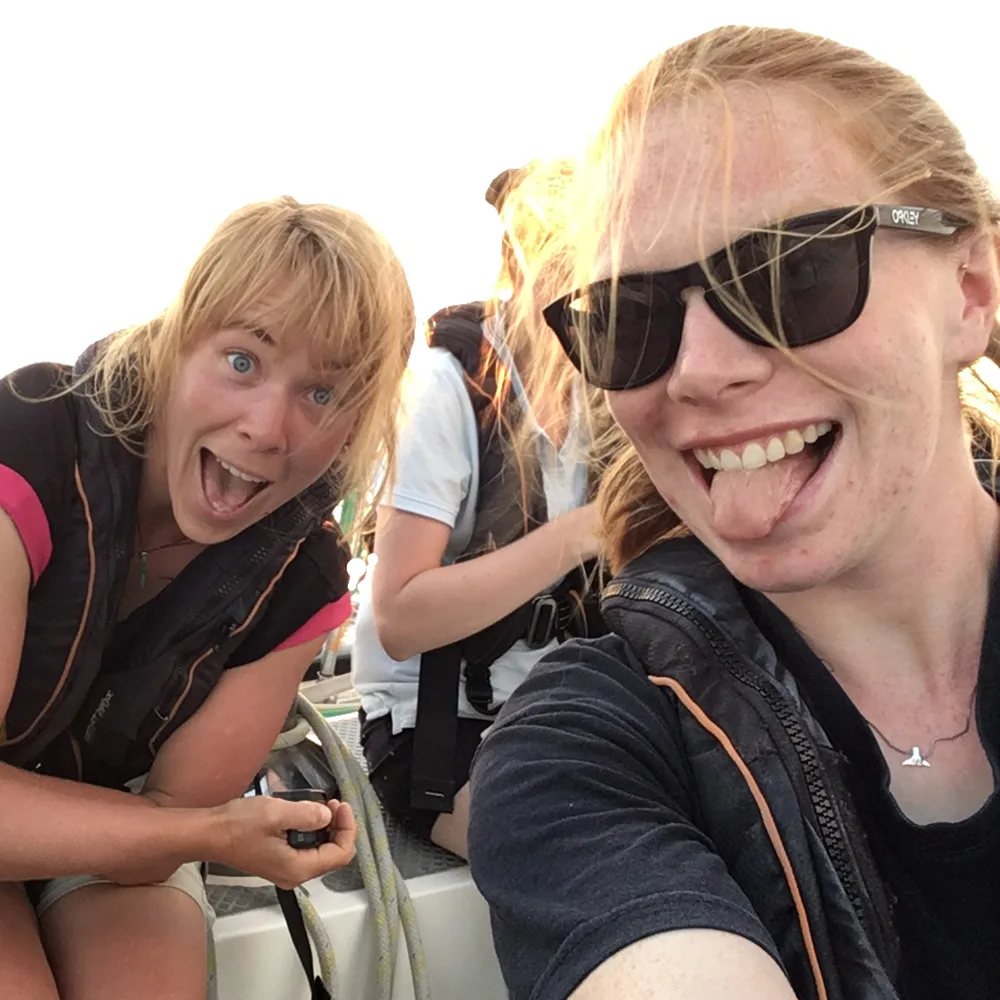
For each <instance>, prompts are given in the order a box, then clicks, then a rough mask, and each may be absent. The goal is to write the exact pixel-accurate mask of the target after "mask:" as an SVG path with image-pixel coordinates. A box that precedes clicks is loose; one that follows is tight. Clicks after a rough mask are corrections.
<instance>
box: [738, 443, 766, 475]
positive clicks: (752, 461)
mask: <svg viewBox="0 0 1000 1000" xmlns="http://www.w3.org/2000/svg"><path fill="white" fill-rule="evenodd" d="M765 465H767V452H766V451H764V449H763V448H761V446H760V445H759V444H757V442H756V441H754V442H753V443H752V444H748V445H747V446H746V447H745V448H744V449H743V468H744V469H751V470H752V469H763V468H764V466H765Z"/></svg>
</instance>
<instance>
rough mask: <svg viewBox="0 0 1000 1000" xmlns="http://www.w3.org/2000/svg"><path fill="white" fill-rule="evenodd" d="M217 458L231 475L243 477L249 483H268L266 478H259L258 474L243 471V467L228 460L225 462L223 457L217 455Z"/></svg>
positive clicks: (238, 477)
mask: <svg viewBox="0 0 1000 1000" xmlns="http://www.w3.org/2000/svg"><path fill="white" fill-rule="evenodd" d="M215 460H216V461H217V462H218V463H219V465H221V466H222V467H223V468H224V469H225V470H226V472H228V473H229V474H230V475H231V476H235V477H236V478H237V479H243V480H245V481H246V482H248V483H266V482H267V480H266V479H258V478H257V477H256V476H251V475H250V474H249V473H247V472H243V470H242V469H237V468H236V466H235V465H230V464H229V463H228V462H223V461H222V459H221V458H219V457H218V455H216V457H215Z"/></svg>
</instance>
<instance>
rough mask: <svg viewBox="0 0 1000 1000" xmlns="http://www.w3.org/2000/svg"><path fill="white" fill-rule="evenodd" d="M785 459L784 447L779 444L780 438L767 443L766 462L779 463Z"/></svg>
mask: <svg viewBox="0 0 1000 1000" xmlns="http://www.w3.org/2000/svg"><path fill="white" fill-rule="evenodd" d="M784 457H785V446H784V445H783V444H782V443H781V438H776V437H774V438H771V440H770V441H768V442H767V460H768V461H769V462H780V461H781V460H782V459H783V458H784Z"/></svg>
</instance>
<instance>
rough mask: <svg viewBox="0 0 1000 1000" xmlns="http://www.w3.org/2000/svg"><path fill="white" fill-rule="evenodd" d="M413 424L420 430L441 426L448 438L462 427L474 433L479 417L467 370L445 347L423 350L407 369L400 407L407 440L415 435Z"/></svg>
mask: <svg viewBox="0 0 1000 1000" xmlns="http://www.w3.org/2000/svg"><path fill="white" fill-rule="evenodd" d="M412 428H417V429H419V431H420V433H421V434H425V433H427V432H428V431H431V432H433V430H434V429H435V428H439V429H440V430H441V431H442V432H443V433H445V434H446V436H447V437H448V438H453V437H454V436H455V434H456V433H457V432H458V431H459V429H461V430H462V431H463V432H464V431H470V432H471V433H472V434H473V435H474V434H475V429H476V419H475V414H474V412H473V408H472V401H471V399H470V397H469V388H468V384H467V382H466V379H465V374H464V372H463V371H462V366H461V364H460V363H459V361H458V359H457V358H455V357H454V356H453V355H451V354H450V353H449V352H448V351H446V350H445V349H444V348H441V347H431V348H426V349H424V350H422V351H420V352H419V354H416V356H415V357H414V359H413V361H412V362H411V365H410V368H409V370H408V371H407V374H406V379H405V381H404V384H403V402H402V408H401V410H400V433H401V435H403V442H404V443H405V442H407V441H408V436H409V437H412V435H413V433H414V432H413V430H412Z"/></svg>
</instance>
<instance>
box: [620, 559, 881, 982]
mask: <svg viewBox="0 0 1000 1000" xmlns="http://www.w3.org/2000/svg"><path fill="white" fill-rule="evenodd" d="M666 544H667V545H669V548H670V558H669V561H666V560H663V559H662V558H661V557H660V554H659V552H658V548H654V549H652V550H650V551H649V552H647V553H646V554H645V555H643V556H642V557H640V558H639V559H637V560H636V561H635V562H633V563H632V564H631V565H630V566H629V567H627V569H626V570H625V572H624V573H622V574H621V575H619V576H618V577H617V578H616V579H615V580H614V581H613V582H612V583H611V584H610V585H609V586H608V588H607V589H606V590H605V592H604V598H603V601H602V606H601V607H602V611H603V613H604V616H605V618H606V620H607V622H608V624H609V626H610V627H611V628H612V629H613V631H614V632H616V633H617V634H618V635H620V636H621V637H622V638H624V639H625V640H626V642H627V643H628V645H629V647H630V649H631V650H632V652H633V653H634V654H635V656H636V657H637V658H638V660H639V661H640V662H641V663H642V665H643V666H644V668H645V670H646V673H647V674H648V675H649V676H650V679H651V680H652V681H653V683H655V684H657V685H658V686H660V687H661V688H663V689H664V690H665V692H669V693H670V695H671V696H672V697H673V698H675V699H676V701H677V717H678V720H679V724H680V726H681V728H682V730H683V732H682V734H681V737H682V742H683V743H684V745H685V746H687V747H688V748H689V749H690V753H689V757H688V763H689V765H690V768H691V772H692V776H693V782H694V788H695V791H696V794H697V796H698V802H699V806H700V808H701V810H702V813H701V815H702V824H703V825H702V829H703V831H704V833H705V834H706V835H707V836H708V837H709V838H710V839H711V841H712V843H713V844H714V846H715V848H716V850H717V851H718V853H719V855H720V856H721V857H722V858H723V860H724V861H725V862H726V864H727V867H728V869H729V871H730V874H731V875H732V877H733V878H734V879H735V881H736V882H737V883H738V884H739V886H740V887H741V889H742V890H743V891H744V893H745V894H746V896H747V898H748V899H749V901H750V903H751V904H752V906H753V908H754V910H755V911H756V912H757V914H758V915H759V916H760V918H761V920H762V922H763V923H764V925H765V926H766V927H767V929H768V931H769V933H770V934H771V936H772V937H773V940H774V942H775V943H776V945H777V947H778V950H779V952H780V955H781V959H782V963H783V965H784V967H785V970H786V972H787V974H788V976H789V979H790V981H791V984H792V986H793V988H794V989H795V993H796V996H797V997H799V998H800V1000H806V998H815V1000H895V998H896V996H897V994H896V990H895V988H894V986H893V984H892V982H893V974H894V971H895V968H896V965H897V961H898V955H897V950H898V949H897V942H896V939H895V934H894V931H893V928H892V919H891V910H890V906H889V903H888V900H887V898H886V895H885V892H884V889H883V886H882V882H881V880H880V879H879V877H878V875H877V873H876V871H875V866H874V862H873V860H872V857H871V855H870V852H869V850H868V848H867V846H866V838H865V834H864V832H863V830H862V826H861V823H860V821H859V818H858V816H857V814H856V812H855V810H854V807H853V805H852V802H851V797H850V795H849V792H848V788H847V783H846V780H845V778H844V775H843V767H844V761H843V758H842V757H841V755H840V754H839V753H838V752H837V751H836V750H835V749H834V748H833V747H832V746H831V744H830V741H829V739H828V738H827V737H826V735H825V734H824V732H823V730H822V728H821V727H820V725H819V723H818V722H817V720H816V719H815V718H814V717H813V716H812V715H811V713H810V712H809V709H808V708H807V706H806V704H805V703H804V701H803V700H802V698H801V697H800V695H799V693H798V689H797V687H796V684H795V681H794V678H792V676H791V675H790V674H789V673H788V672H787V670H786V669H785V668H783V667H782V665H781V664H780V663H779V662H778V661H777V658H776V656H775V654H774V652H773V650H772V649H771V647H770V646H769V645H768V644H767V642H766V641H765V640H764V637H763V636H762V634H761V632H760V630H759V629H758V627H757V625H756V624H755V623H754V621H753V620H752V619H751V617H750V615H749V614H748V612H747V610H746V607H745V605H744V603H743V601H742V600H741V598H740V595H739V592H738V590H737V586H736V584H735V582H734V581H733V578H732V577H731V576H730V574H729V573H728V572H727V571H726V570H725V568H724V567H723V566H722V564H721V563H719V561H718V560H717V559H715V557H714V556H712V555H711V554H710V553H709V552H708V551H707V550H706V549H705V548H704V547H703V546H702V545H701V544H700V543H698V542H697V541H695V540H694V539H678V540H674V541H671V542H669V543H666ZM665 563H666V565H667V566H668V567H669V568H665Z"/></svg>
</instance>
